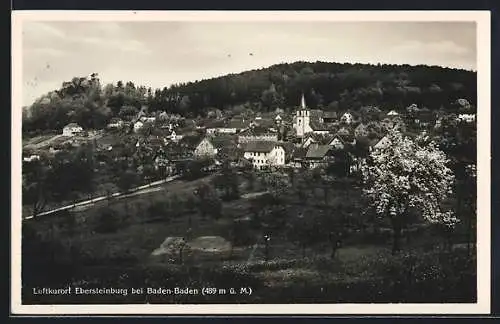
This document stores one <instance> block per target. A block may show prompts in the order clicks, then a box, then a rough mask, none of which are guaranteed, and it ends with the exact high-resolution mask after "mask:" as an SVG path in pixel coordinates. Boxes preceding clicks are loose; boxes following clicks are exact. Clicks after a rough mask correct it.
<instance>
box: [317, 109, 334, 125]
mask: <svg viewBox="0 0 500 324" xmlns="http://www.w3.org/2000/svg"><path fill="white" fill-rule="evenodd" d="M321 118H322V121H323V123H325V124H330V123H335V122H336V121H337V112H336V111H324V112H323V115H322V116H321Z"/></svg>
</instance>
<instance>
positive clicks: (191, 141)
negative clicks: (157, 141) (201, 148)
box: [179, 135, 202, 149]
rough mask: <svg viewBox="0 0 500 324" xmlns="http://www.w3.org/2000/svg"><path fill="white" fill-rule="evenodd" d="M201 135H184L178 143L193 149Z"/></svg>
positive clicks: (199, 140)
mask: <svg viewBox="0 0 500 324" xmlns="http://www.w3.org/2000/svg"><path fill="white" fill-rule="evenodd" d="M201 140H202V137H201V136H199V135H186V136H184V137H183V138H182V139H181V140H180V141H179V144H180V145H182V146H185V147H187V148H191V149H194V148H196V146H197V145H198V144H199V143H200V142H201Z"/></svg>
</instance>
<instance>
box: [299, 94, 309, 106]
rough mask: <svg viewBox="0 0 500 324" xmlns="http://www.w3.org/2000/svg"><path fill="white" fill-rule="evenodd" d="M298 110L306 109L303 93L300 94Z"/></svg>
mask: <svg viewBox="0 0 500 324" xmlns="http://www.w3.org/2000/svg"><path fill="white" fill-rule="evenodd" d="M300 108H301V109H307V108H306V98H305V97H304V93H302V99H301V100H300Z"/></svg>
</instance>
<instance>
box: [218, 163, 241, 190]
mask: <svg viewBox="0 0 500 324" xmlns="http://www.w3.org/2000/svg"><path fill="white" fill-rule="evenodd" d="M213 183H214V186H215V188H217V189H222V190H223V191H224V195H223V199H224V200H233V199H237V198H239V196H240V192H239V177H238V174H237V173H236V172H235V171H234V170H233V169H232V168H231V166H230V164H229V161H227V160H226V161H224V162H223V164H222V170H221V173H220V174H219V175H217V176H216V177H215V178H214V180H213Z"/></svg>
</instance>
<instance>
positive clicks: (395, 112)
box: [387, 110, 399, 117]
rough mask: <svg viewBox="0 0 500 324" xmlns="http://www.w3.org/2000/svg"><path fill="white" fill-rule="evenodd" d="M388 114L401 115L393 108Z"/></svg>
mask: <svg viewBox="0 0 500 324" xmlns="http://www.w3.org/2000/svg"><path fill="white" fill-rule="evenodd" d="M387 116H390V117H394V116H399V114H398V112H397V111H395V110H391V111H389V112H388V113H387Z"/></svg>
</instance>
